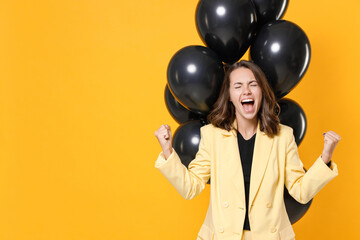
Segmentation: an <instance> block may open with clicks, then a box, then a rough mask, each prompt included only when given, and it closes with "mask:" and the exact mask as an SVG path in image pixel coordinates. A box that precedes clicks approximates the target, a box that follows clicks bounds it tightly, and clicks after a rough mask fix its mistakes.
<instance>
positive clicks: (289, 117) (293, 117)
mask: <svg viewBox="0 0 360 240" xmlns="http://www.w3.org/2000/svg"><path fill="white" fill-rule="evenodd" d="M278 103H279V105H280V115H279V118H280V123H282V124H284V125H287V126H289V127H291V128H292V129H293V130H294V137H295V142H296V144H297V145H299V144H300V143H301V141H302V140H303V138H304V136H305V133H306V128H307V120H306V116H305V112H304V110H303V109H302V108H301V107H300V105H299V104H297V103H296V102H295V101H293V100H291V99H287V98H284V99H280V100H279V101H278Z"/></svg>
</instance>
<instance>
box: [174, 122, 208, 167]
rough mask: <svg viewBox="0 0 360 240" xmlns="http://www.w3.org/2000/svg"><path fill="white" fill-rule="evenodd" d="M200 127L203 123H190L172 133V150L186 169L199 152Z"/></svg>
mask: <svg viewBox="0 0 360 240" xmlns="http://www.w3.org/2000/svg"><path fill="white" fill-rule="evenodd" d="M202 126H203V123H201V122H200V121H190V122H187V123H185V124H183V125H181V126H180V127H178V129H176V131H175V133H174V137H173V142H172V145H173V148H174V149H175V151H176V153H177V154H178V155H179V157H180V159H181V162H182V164H184V165H185V166H186V167H188V166H189V164H190V162H191V161H192V160H193V159H194V158H195V155H196V153H197V152H198V150H199V143H200V128H201V127H202Z"/></svg>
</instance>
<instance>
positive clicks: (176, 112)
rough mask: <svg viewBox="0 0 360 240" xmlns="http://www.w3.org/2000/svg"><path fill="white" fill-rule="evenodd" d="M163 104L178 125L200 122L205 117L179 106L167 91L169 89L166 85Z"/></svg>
mask: <svg viewBox="0 0 360 240" xmlns="http://www.w3.org/2000/svg"><path fill="white" fill-rule="evenodd" d="M164 95H165V103H166V107H167V109H168V111H169V113H170V114H171V116H172V117H173V118H174V119H175V121H177V122H178V123H179V124H183V123H186V122H188V121H191V120H200V119H204V120H205V119H206V116H205V115H200V114H197V113H194V112H192V111H189V110H187V109H186V108H185V107H184V106H183V105H181V104H180V103H179V102H178V101H177V100H176V99H175V98H174V96H173V95H172V93H171V92H170V90H169V87H168V86H167V85H166V87H165V94H164Z"/></svg>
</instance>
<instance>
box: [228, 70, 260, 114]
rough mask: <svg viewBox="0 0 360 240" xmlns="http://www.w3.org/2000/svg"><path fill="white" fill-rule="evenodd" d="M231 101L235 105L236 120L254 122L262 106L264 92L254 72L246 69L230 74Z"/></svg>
mask: <svg viewBox="0 0 360 240" xmlns="http://www.w3.org/2000/svg"><path fill="white" fill-rule="evenodd" d="M229 91H230V101H231V102H232V103H233V104H234V106H235V110H236V118H241V119H244V120H254V119H256V118H257V113H258V111H259V109H260V106H261V100H262V91H261V88H260V86H259V84H258V83H257V81H256V79H255V76H254V74H253V72H252V71H251V70H250V69H248V68H244V67H240V68H237V69H235V70H234V71H232V72H231V74H230V89H229Z"/></svg>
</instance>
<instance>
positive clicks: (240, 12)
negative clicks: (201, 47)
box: [196, 0, 257, 63]
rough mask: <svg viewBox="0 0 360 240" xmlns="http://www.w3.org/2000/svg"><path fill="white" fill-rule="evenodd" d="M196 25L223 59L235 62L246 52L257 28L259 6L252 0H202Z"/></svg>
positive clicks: (198, 7) (205, 39) (206, 40)
mask: <svg viewBox="0 0 360 240" xmlns="http://www.w3.org/2000/svg"><path fill="white" fill-rule="evenodd" d="M196 26H197V30H198V33H199V35H200V37H201V38H202V40H203V41H204V42H205V44H206V45H207V46H208V47H209V48H211V49H212V50H214V51H215V52H216V53H217V54H218V55H219V56H220V59H221V60H222V61H223V62H226V63H234V62H236V61H237V60H239V59H240V58H241V57H242V55H244V53H245V52H246V50H247V49H248V47H249V46H250V44H251V41H252V40H253V36H254V34H255V32H256V28H257V25H256V10H255V6H254V4H253V3H252V2H251V0H236V1H234V0H201V1H199V4H198V6H197V8H196Z"/></svg>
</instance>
